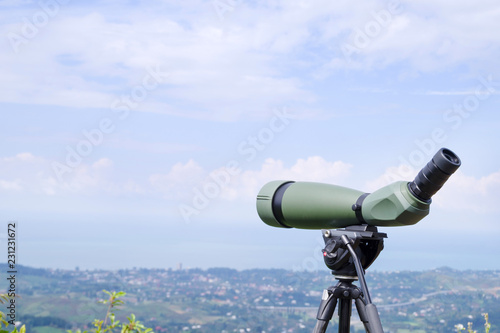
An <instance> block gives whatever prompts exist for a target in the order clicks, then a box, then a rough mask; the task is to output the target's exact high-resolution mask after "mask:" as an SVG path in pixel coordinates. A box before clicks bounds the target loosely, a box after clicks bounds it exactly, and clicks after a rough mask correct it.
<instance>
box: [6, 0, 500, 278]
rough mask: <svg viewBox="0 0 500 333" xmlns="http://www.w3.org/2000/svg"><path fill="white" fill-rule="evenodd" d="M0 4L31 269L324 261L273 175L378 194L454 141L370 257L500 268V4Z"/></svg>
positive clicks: (59, 0) (12, 171) (10, 123)
mask: <svg viewBox="0 0 500 333" xmlns="http://www.w3.org/2000/svg"><path fill="white" fill-rule="evenodd" d="M0 7H1V10H0V22H1V23H0V35H1V36H2V38H1V39H0V44H1V47H0V73H1V75H0V110H1V111H0V112H1V120H2V121H1V122H0V142H1V145H0V242H1V243H4V245H1V248H3V249H4V250H2V251H3V254H2V251H0V262H6V261H7V250H6V244H5V243H6V241H7V238H8V225H9V223H15V226H16V227H15V233H16V263H18V264H23V265H28V266H33V267H44V268H61V269H74V268H75V267H79V268H80V269H120V268H132V267H145V268H153V267H154V268H175V267H178V265H179V264H182V265H183V267H200V268H208V267H232V268H236V269H248V268H271V267H272V268H285V269H292V270H327V268H326V267H325V266H324V264H323V262H322V254H321V249H322V247H323V245H324V244H323V240H322V238H321V232H320V231H319V230H299V229H279V228H273V227H270V226H268V225H266V224H264V223H263V222H262V221H261V220H260V218H259V216H258V215H257V211H256V208H255V201H256V200H255V198H256V195H257V193H258V192H259V190H260V188H261V187H262V186H263V185H264V184H266V183H267V182H268V181H271V180H276V179H280V180H294V181H314V182H321V183H328V184H336V185H341V186H345V187H349V188H353V189H357V190H360V191H364V192H373V191H375V190H377V189H378V188H380V187H382V186H385V185H387V184H390V183H391V182H394V181H398V180H407V181H411V180H413V178H414V177H415V176H416V174H417V173H418V171H419V170H420V169H421V168H422V167H423V166H424V165H425V164H426V163H427V162H428V161H429V160H430V159H431V158H432V156H433V155H434V153H435V152H436V151H437V150H438V149H439V148H441V147H447V148H449V149H451V150H452V151H454V152H455V153H456V154H457V155H458V156H459V157H460V158H461V160H462V166H461V167H460V169H459V170H458V171H457V172H456V173H455V174H454V175H453V176H452V177H451V178H450V180H449V181H448V182H447V183H446V184H445V186H444V187H443V189H442V190H441V191H439V192H438V193H437V194H436V195H435V196H434V197H433V203H432V205H431V212H430V214H429V216H427V217H426V218H425V219H423V220H422V221H420V222H419V223H418V224H416V225H413V226H405V227H381V228H379V230H380V231H382V232H385V233H387V234H388V238H387V239H386V240H385V249H384V251H383V252H382V253H381V254H380V256H379V258H378V259H377V261H376V262H375V263H374V264H373V266H372V267H373V268H371V269H374V270H392V271H395V270H421V269H432V268H437V267H442V266H449V267H452V268H457V269H500V263H499V261H498V253H499V251H500V241H499V238H500V205H499V204H498V200H499V199H500V186H499V185H500V154H499V153H498V152H499V150H498V147H499V146H500V136H499V135H498V132H499V130H500V114H499V112H498V109H499V106H500V63H499V61H498V59H499V55H500V52H499V51H500V35H499V34H498V31H499V30H500V5H499V4H498V2H497V1H489V0H483V1H476V2H474V3H472V2H470V1H462V0H459V1H454V2H449V1H444V0H433V1H429V0H424V1H418V2H416V3H415V2H409V1H377V0H368V1H363V3H362V4H361V3H357V2H352V1H323V0H312V1H284V0H281V1H280V0H273V1H251V0H208V1H201V0H190V1H182V2H180V1H169V0H163V1H160V0H150V1H114V0H108V1H86V2H76V1H68V0H41V1H28V0H3V1H0ZM2 229H3V230H2ZM2 257H3V258H2Z"/></svg>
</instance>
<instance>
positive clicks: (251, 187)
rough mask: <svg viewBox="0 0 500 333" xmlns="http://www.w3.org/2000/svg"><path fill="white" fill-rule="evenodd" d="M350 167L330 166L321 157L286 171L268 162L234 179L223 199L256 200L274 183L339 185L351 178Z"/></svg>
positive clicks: (300, 161) (338, 163)
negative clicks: (277, 181) (275, 181)
mask: <svg viewBox="0 0 500 333" xmlns="http://www.w3.org/2000/svg"><path fill="white" fill-rule="evenodd" d="M351 167H352V166H351V165H350V164H347V163H345V162H342V161H335V162H329V161H326V160H325V159H323V158H322V157H320V156H312V157H308V158H307V159H298V160H297V161H296V162H295V164H293V165H292V166H290V167H288V168H287V167H286V166H285V165H284V163H283V162H282V161H280V160H276V159H272V158H269V159H266V160H265V162H264V164H263V165H262V167H261V168H260V169H259V170H247V171H243V172H242V173H241V174H240V175H238V176H235V177H234V178H233V179H231V182H230V184H229V186H227V188H225V189H224V191H223V193H222V197H223V198H226V199H236V198H243V199H249V198H251V199H254V198H255V196H256V195H257V193H258V191H259V190H260V188H261V187H262V186H263V185H264V184H266V183H267V182H269V181H272V180H280V179H282V180H293V181H311V182H324V183H333V184H338V183H339V182H342V180H343V179H344V178H345V177H347V176H349V174H350V170H351Z"/></svg>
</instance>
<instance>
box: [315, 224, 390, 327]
mask: <svg viewBox="0 0 500 333" xmlns="http://www.w3.org/2000/svg"><path fill="white" fill-rule="evenodd" d="M384 238H387V235H386V234H385V233H380V232H378V230H377V228H376V227H372V226H368V225H360V226H349V227H346V228H344V229H337V230H324V231H323V239H324V241H325V249H324V250H323V255H324V258H325V264H326V266H327V267H328V268H330V269H331V270H332V274H333V275H335V278H336V279H337V280H339V282H338V283H337V285H335V286H332V287H330V288H328V289H326V290H324V291H323V296H322V297H321V303H320V305H319V309H318V314H317V316H316V319H317V322H316V326H315V327H314V331H313V333H324V332H326V328H327V326H328V323H329V321H330V320H331V319H332V316H333V312H334V311H335V307H336V306H337V302H338V303H339V310H338V313H339V333H349V331H350V327H351V312H352V301H353V300H354V301H355V304H356V309H357V311H358V314H359V318H360V319H361V321H362V322H363V324H364V326H365V330H366V331H367V332H368V333H383V332H384V331H383V329H382V324H381V322H380V317H379V315H378V311H377V308H376V307H375V305H374V304H373V303H372V301H371V297H370V294H369V292H368V286H367V285H366V281H365V275H364V269H366V268H368V267H369V266H370V265H371V264H372V263H373V261H375V259H376V258H377V256H378V255H379V253H380V251H382V249H383V248H384V244H383V240H384ZM358 279H359V283H360V287H361V289H360V288H358V287H357V286H356V285H354V284H353V283H352V282H353V281H355V280H358Z"/></svg>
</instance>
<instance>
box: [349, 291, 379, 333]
mask: <svg viewBox="0 0 500 333" xmlns="http://www.w3.org/2000/svg"><path fill="white" fill-rule="evenodd" d="M356 309H357V310H358V314H359V319H361V321H362V322H363V325H365V330H366V332H368V333H384V329H383V328H382V323H381V322H380V317H379V315H378V311H377V308H376V307H375V304H373V303H371V304H367V305H365V303H363V301H362V300H361V299H360V298H357V299H356Z"/></svg>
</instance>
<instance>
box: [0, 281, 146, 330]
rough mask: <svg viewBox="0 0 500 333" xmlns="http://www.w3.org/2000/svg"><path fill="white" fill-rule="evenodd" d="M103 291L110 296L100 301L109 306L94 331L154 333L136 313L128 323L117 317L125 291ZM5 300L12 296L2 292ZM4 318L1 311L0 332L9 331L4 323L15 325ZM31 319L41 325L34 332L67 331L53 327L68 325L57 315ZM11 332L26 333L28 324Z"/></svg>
mask: <svg viewBox="0 0 500 333" xmlns="http://www.w3.org/2000/svg"><path fill="white" fill-rule="evenodd" d="M103 292H104V293H106V294H107V295H108V296H109V298H108V299H105V300H100V301H99V303H102V304H108V308H107V312H106V316H105V317H104V320H99V319H95V320H94V323H93V324H94V327H95V328H94V329H93V330H92V332H93V333H113V332H115V329H116V328H117V329H119V330H120V332H121V333H154V332H153V329H152V328H147V327H145V326H144V325H143V324H142V323H141V322H140V321H138V320H136V318H135V315H134V314H131V315H130V316H129V317H127V319H128V323H123V324H120V321H119V320H117V319H116V316H115V311H116V310H118V307H119V306H121V305H123V304H124V302H123V301H122V300H121V299H120V297H123V296H125V295H126V294H125V293H124V292H123V291H119V292H114V291H113V292H109V291H107V290H103ZM4 301H5V302H6V303H8V302H9V301H10V298H9V297H8V296H7V295H6V294H1V295H0V302H1V303H4ZM4 318H6V316H5V314H4V313H3V312H0V333H9V331H8V330H4V329H2V326H3V325H4V326H5V328H8V327H9V326H14V323H13V322H8V321H7V320H5V319H4ZM31 319H32V322H33V324H34V325H33V326H39V327H37V328H34V329H33V330H32V332H34V333H57V332H65V331H64V330H61V329H58V328H54V327H53V326H57V325H66V321H65V320H64V319H61V318H57V317H32V316H31ZM108 320H109V324H108ZM37 322H38V323H42V324H41V325H42V326H40V325H36V323H37ZM61 323H62V324H61ZM45 324H49V325H50V326H45ZM28 327H30V325H28ZM66 332H67V333H89V331H86V330H85V331H82V330H80V329H77V330H76V331H75V332H73V331H72V330H67V331H66ZM10 333H26V325H23V326H21V328H20V329H19V331H18V330H17V327H14V329H13V331H12V332H10Z"/></svg>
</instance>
